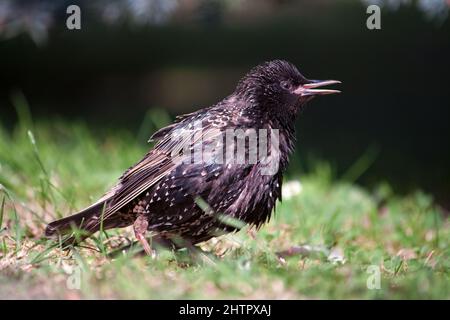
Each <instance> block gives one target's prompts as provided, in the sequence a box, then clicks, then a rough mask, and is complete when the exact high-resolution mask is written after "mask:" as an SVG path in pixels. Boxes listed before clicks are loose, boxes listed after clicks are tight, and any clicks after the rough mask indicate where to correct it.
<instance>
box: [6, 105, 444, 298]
mask: <svg viewBox="0 0 450 320" xmlns="http://www.w3.org/2000/svg"><path fill="white" fill-rule="evenodd" d="M19 111H20V109H19ZM19 114H20V112H19ZM146 148H148V146H145V145H143V144H139V139H137V138H136V137H135V136H132V135H131V134H130V133H129V132H126V131H123V132H122V131H111V132H106V133H105V132H103V133H97V132H94V131H92V129H88V128H87V127H86V126H85V125H84V124H80V123H77V122H67V121H59V120H58V121H52V122H43V121H40V122H37V123H35V124H33V123H32V121H31V119H30V118H29V117H28V116H27V114H26V113H22V114H21V123H20V124H19V125H18V126H17V127H16V128H15V129H14V130H13V131H12V132H8V133H7V132H6V130H4V129H2V128H1V127H0V288H1V290H0V299H5V298H6V299H11V298H25V299H33V298H43V299H46V298H58V299H85V298H127V299H135V298H136V299H145V298H149V299H178V298H189V299H190V298H194V299H196V298H207V299H216V298H233V299H240V298H243V299H254V298H255V299H257V298H261V299H266V298H269V299H318V298H331V299H348V298H350V299H354V298H362V299H372V298H383V299H400V298H407V299H429V298H435V299H449V298H450V281H449V275H450V259H449V249H448V244H449V233H450V223H449V219H448V215H447V213H445V212H444V211H443V210H442V209H440V208H439V206H437V205H436V204H434V203H433V199H432V197H431V196H430V195H427V194H424V193H422V192H420V191H417V192H414V193H412V194H409V195H402V196H399V195H397V194H396V193H395V192H394V191H393V190H392V188H391V187H389V185H388V184H386V183H380V185H379V186H378V187H376V188H373V189H370V190H369V189H365V188H362V187H360V186H358V185H356V184H354V183H352V182H350V181H346V180H342V179H339V177H335V176H334V175H333V174H332V170H331V169H330V166H328V165H326V164H323V163H321V164H319V165H317V166H316V169H315V170H312V171H311V172H308V173H305V174H302V175H299V174H298V173H296V170H291V171H290V173H289V175H288V177H287V179H286V183H285V186H284V190H283V191H284V199H283V201H282V203H278V205H277V209H276V213H275V215H274V216H273V218H272V219H271V221H270V223H268V224H267V225H265V226H263V227H262V228H261V229H260V230H258V231H256V230H253V229H251V230H248V229H246V228H245V229H244V230H242V231H241V232H239V233H236V234H232V235H228V236H224V237H222V238H218V239H213V240H211V241H209V242H208V243H205V244H203V245H202V246H201V248H202V250H204V254H202V255H200V256H199V257H197V258H195V259H194V258H192V257H191V255H189V254H188V252H185V251H181V252H171V251H164V250H160V251H158V255H157V257H156V259H152V258H151V257H148V256H136V255H135V251H137V250H139V249H140V248H139V247H138V246H137V247H134V248H133V249H132V250H130V251H127V252H125V251H124V252H120V253H119V254H118V255H117V256H116V257H114V258H111V257H109V256H108V253H109V252H111V251H114V250H116V249H117V248H119V246H121V245H124V244H127V243H129V242H130V241H133V234H132V232H131V230H130V229H121V230H113V231H108V232H107V233H106V232H103V233H97V234H96V235H95V237H94V238H93V239H91V240H89V241H87V242H86V243H84V246H83V247H78V248H76V249H74V250H72V251H70V252H64V251H61V250H60V249H59V248H58V244H57V243H55V242H54V241H50V240H47V239H45V238H44V237H43V230H44V228H45V224H46V223H47V222H49V221H51V220H52V219H54V218H56V217H61V216H66V215H68V214H69V213H71V212H75V211H76V210H79V209H81V208H83V207H84V206H87V205H88V204H90V203H91V202H92V201H94V200H96V198H97V197H99V196H101V195H102V193H103V192H104V191H106V190H107V188H108V187H110V186H111V185H113V184H114V181H115V179H117V177H119V176H120V174H121V173H122V172H123V171H124V170H125V169H126V168H128V167H129V166H130V165H132V164H133V163H135V162H136V161H137V160H139V159H140V158H141V157H142V156H143V154H144V153H145V151H146ZM288 253H291V254H288Z"/></svg>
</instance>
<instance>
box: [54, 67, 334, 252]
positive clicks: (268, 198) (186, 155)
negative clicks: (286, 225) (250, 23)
mask: <svg viewBox="0 0 450 320" xmlns="http://www.w3.org/2000/svg"><path fill="white" fill-rule="evenodd" d="M336 83H339V81H335V80H326V81H318V80H308V79H307V78H305V77H304V76H303V75H302V74H301V73H300V72H299V71H298V69H297V68H296V67H295V66H294V65H293V64H291V63H289V62H287V61H283V60H274V61H269V62H265V63H263V64H261V65H259V66H257V67H255V68H253V69H252V70H251V71H250V72H249V73H248V74H246V75H245V76H244V77H243V78H242V79H241V80H240V81H239V83H238V85H237V87H236V89H235V91H234V92H233V93H232V94H231V95H229V96H228V97H226V98H224V99H223V100H222V101H220V102H218V103H217V104H215V105H213V106H210V107H207V108H204V109H201V110H198V111H196V112H193V113H191V114H186V115H182V116H179V117H177V118H176V120H175V122H174V123H172V124H171V125H169V126H167V127H164V128H162V129H160V130H159V131H157V132H156V133H155V134H154V135H153V136H152V138H151V140H153V141H154V142H155V146H154V147H153V148H152V149H151V150H150V151H149V152H148V153H147V154H146V155H145V156H144V158H143V159H142V160H141V161H140V162H138V163H137V164H136V165H134V166H132V167H131V168H130V169H128V170H127V171H126V172H125V173H124V174H123V175H122V176H121V177H120V178H119V181H118V183H117V185H115V186H114V187H113V188H112V189H111V190H109V191H108V192H107V193H106V194H105V195H104V196H103V197H102V198H101V199H99V200H98V201H97V202H96V203H94V204H93V205H91V206H90V207H88V208H86V209H84V210H82V211H81V212H79V213H77V214H75V215H72V216H69V217H67V218H63V219H60V220H57V221H54V222H52V223H50V224H49V225H48V226H47V228H46V235H47V236H49V237H51V236H65V237H66V238H65V239H64V243H65V244H75V243H78V242H79V241H81V240H83V239H84V238H86V237H88V236H89V235H91V234H93V233H95V232H96V231H98V230H100V228H101V227H102V228H103V229H105V230H106V229H110V228H121V227H127V226H130V225H133V226H134V231H135V235H136V238H137V239H138V240H139V241H140V242H141V243H142V245H143V247H144V249H145V250H146V251H147V253H151V249H150V246H149V244H148V242H147V240H146V235H149V234H150V235H151V236H152V238H153V240H154V241H156V242H160V243H163V244H168V245H171V246H173V247H183V246H191V245H195V244H197V243H199V242H202V241H206V240H208V239H210V238H212V237H214V236H218V235H221V234H224V233H227V232H233V231H237V230H238V229H239V227H240V226H239V225H236V224H235V223H228V222H227V218H230V220H235V219H236V220H238V221H240V223H242V224H248V225H253V226H256V227H257V228H258V227H260V226H261V225H262V224H264V223H265V222H267V221H268V220H269V219H270V217H271V214H272V212H273V210H274V207H275V204H276V201H277V200H281V186H282V178H283V172H284V170H285V169H286V167H287V165H288V158H289V155H290V154H291V153H292V152H293V150H294V145H295V119H296V117H297V115H298V114H299V111H300V110H301V109H302V108H303V106H304V105H305V104H306V103H307V102H308V101H310V100H311V99H312V98H313V97H314V96H317V95H325V94H333V93H338V92H339V91H337V90H329V89H318V88H319V87H322V86H324V85H329V84H336ZM261 129H264V131H260V130H261ZM230 130H231V131H234V130H241V132H248V130H255V132H272V131H273V130H276V131H277V132H278V140H277V146H276V147H275V148H273V142H272V145H271V140H270V137H268V138H267V140H268V141H269V142H268V151H267V153H266V154H265V155H264V157H263V158H258V159H256V161H249V158H250V157H249V153H251V152H255V151H254V150H250V146H249V145H250V144H249V143H247V144H244V150H243V152H244V153H245V157H244V161H240V162H239V161H215V160H217V159H218V157H219V155H223V154H226V153H227V152H228V151H229V149H230V148H231V149H233V150H234V148H235V146H234V145H232V146H231V147H230V146H229V145H227V144H226V143H225V140H226V139H222V137H223V136H225V134H226V133H227V132H230ZM186 133H188V134H186ZM186 136H187V138H186ZM218 141H219V142H220V141H222V142H223V143H218ZM261 143H262V142H261V139H260V137H258V138H257V149H258V148H260V147H262V146H261V145H260V144H261ZM197 146H200V149H201V151H202V152H201V156H202V160H201V161H195V159H193V158H195V151H196V147H197ZM186 151H188V152H186ZM192 160H194V161H192ZM270 161H272V162H273V161H276V166H275V168H276V171H274V172H271V174H267V173H264V169H265V168H266V166H267V163H268V162H270ZM74 229H78V230H81V231H82V233H81V236H75V235H74ZM147 231H149V232H150V233H149V234H148V233H147ZM75 234H77V233H75Z"/></svg>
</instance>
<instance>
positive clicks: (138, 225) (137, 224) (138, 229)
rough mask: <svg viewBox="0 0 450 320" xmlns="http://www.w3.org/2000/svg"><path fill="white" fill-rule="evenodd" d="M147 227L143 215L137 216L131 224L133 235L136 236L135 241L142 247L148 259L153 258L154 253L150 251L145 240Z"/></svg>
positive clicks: (145, 218) (146, 221) (146, 220)
mask: <svg viewBox="0 0 450 320" xmlns="http://www.w3.org/2000/svg"><path fill="white" fill-rule="evenodd" d="M147 227H148V219H147V217H146V216H145V215H143V214H141V215H139V216H138V217H137V219H136V220H135V221H134V224H133V229H134V235H135V236H136V239H137V240H138V241H139V242H140V243H141V244H142V246H143V247H144V250H145V252H146V253H147V254H148V255H149V256H150V257H152V258H155V252H154V251H153V250H152V248H151V247H150V244H149V243H148V241H147V239H146V238H145V234H146V233H147Z"/></svg>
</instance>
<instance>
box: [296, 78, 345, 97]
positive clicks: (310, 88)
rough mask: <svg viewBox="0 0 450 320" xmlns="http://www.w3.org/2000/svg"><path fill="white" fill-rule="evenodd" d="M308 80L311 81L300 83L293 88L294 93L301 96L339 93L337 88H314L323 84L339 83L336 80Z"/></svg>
mask: <svg viewBox="0 0 450 320" xmlns="http://www.w3.org/2000/svg"><path fill="white" fill-rule="evenodd" d="M310 81H311V82H310V83H306V84H303V85H300V86H299V87H298V88H297V89H295V91H294V93H295V94H298V95H300V96H301V97H306V96H316V95H326V94H334V93H340V91H339V90H331V89H316V88H320V87H323V86H328V85H330V84H338V83H341V82H340V81H338V80H310Z"/></svg>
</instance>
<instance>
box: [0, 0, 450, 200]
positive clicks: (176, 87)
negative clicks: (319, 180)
mask: <svg viewBox="0 0 450 320" xmlns="http://www.w3.org/2000/svg"><path fill="white" fill-rule="evenodd" d="M5 1H6V0H5ZM397 2H398V3H400V2H401V1H373V3H380V4H383V3H384V5H383V6H382V16H381V18H382V20H381V23H382V24H381V26H382V29H381V30H374V31H371V30H368V29H367V28H366V19H367V17H368V14H366V7H367V3H370V1H364V2H360V1H344V0H343V1H332V0H329V1H325V0H321V1H274V0H272V1H255V0H253V1H251V0H248V1H201V0H184V1H175V0H173V1H172V0H170V1H162V2H161V1H156V0H155V1H149V2H146V1H140V0H139V1H128V2H127V1H76V2H74V1H20V0H19V1H6V2H4V3H3V4H2V5H0V125H2V126H5V127H7V128H8V129H12V128H13V127H14V125H15V123H16V121H17V116H16V111H15V109H14V107H13V103H12V99H13V97H14V95H15V94H16V93H17V92H22V93H23V94H24V96H25V97H26V99H27V101H28V103H29V105H30V109H31V112H32V114H33V118H34V119H35V120H39V119H45V120H49V119H61V118H62V119H66V120H68V121H74V120H76V121H83V122H87V123H88V124H89V126H90V127H91V128H92V130H99V131H102V130H103V129H111V128H121V129H123V128H125V129H129V130H132V132H134V133H136V135H137V136H138V138H139V139H141V140H142V141H141V140H140V141H141V142H142V143H145V140H146V139H145V137H142V136H141V135H139V134H138V133H139V130H141V125H142V123H143V121H144V118H145V116H146V114H148V112H147V111H148V110H165V111H167V112H168V113H169V114H170V115H171V116H173V115H176V114H180V113H186V112H189V111H192V110H195V109H198V108H200V107H204V106H208V105H210V104H212V103H214V102H217V101H219V100H220V99H222V98H223V97H224V96H226V95H227V94H229V93H231V92H232V91H233V89H234V86H235V84H236V82H237V80H238V79H239V78H240V77H241V76H242V75H243V74H244V73H245V72H246V71H248V70H249V69H250V68H251V67H253V66H255V65H256V64H258V63H261V62H262V61H265V60H269V59H274V58H281V59H286V60H289V61H291V62H293V63H294V64H296V65H297V66H298V67H299V69H300V70H301V72H302V73H304V75H305V76H307V77H309V78H317V79H339V80H341V81H342V82H343V84H342V85H341V89H342V91H343V93H342V94H341V95H338V96H329V97H325V98H318V99H316V100H314V101H313V102H312V103H310V105H309V107H308V108H307V110H306V111H305V112H304V113H303V114H302V117H301V118H300V119H299V120H298V126H297V128H298V133H297V135H298V140H299V144H298V153H297V158H296V159H295V160H294V162H298V164H299V166H298V167H301V168H302V169H303V170H304V171H308V170H311V168H312V166H313V162H314V161H310V160H309V161H308V160H307V159H321V160H325V161H327V162H330V163H331V164H332V166H333V167H334V168H335V170H336V175H337V177H342V175H344V178H345V177H346V178H348V179H357V182H358V183H361V184H364V185H368V186H373V185H376V184H378V183H380V182H383V181H387V182H388V183H390V184H391V185H392V186H393V188H394V190H395V191H397V192H410V191H412V190H415V189H417V188H420V189H423V190H425V191H427V192H430V193H432V194H434V195H435V198H436V199H437V201H438V202H439V203H440V204H442V205H443V206H445V207H447V208H448V207H449V204H450V196H449V195H450V169H449V163H450V150H449V136H450V127H449V108H450V85H449V80H448V77H449V76H450V73H449V70H450V61H449V60H450V27H449V18H447V15H448V8H449V4H448V2H446V1H445V0H443V1H439V0H437V1H430V3H437V5H435V6H434V7H433V6H428V7H424V6H423V5H420V3H422V2H421V1H411V2H410V3H409V4H407V5H400V4H398V3H397ZM5 3H6V5H5ZM72 3H77V4H79V5H80V7H81V11H82V29H81V30H76V31H71V30H68V29H67V28H66V26H65V22H66V17H67V14H66V13H65V10H66V7H67V5H68V4H72ZM395 3H397V5H395ZM151 112H152V111H151ZM151 114H152V113H151ZM153 114H154V113H153ZM149 131H150V130H149ZM148 134H150V132H148ZM358 159H359V160H358ZM355 164H357V165H356V167H355ZM358 164H359V165H358ZM361 167H362V169H361V170H360V172H358V170H359V169H358V168H361ZM349 168H354V169H355V170H353V171H351V172H350V174H349V171H348V169H349ZM352 172H353V173H352ZM345 173H347V175H346V174H345ZM359 173H361V175H360V174H359ZM348 175H350V176H348Z"/></svg>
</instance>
